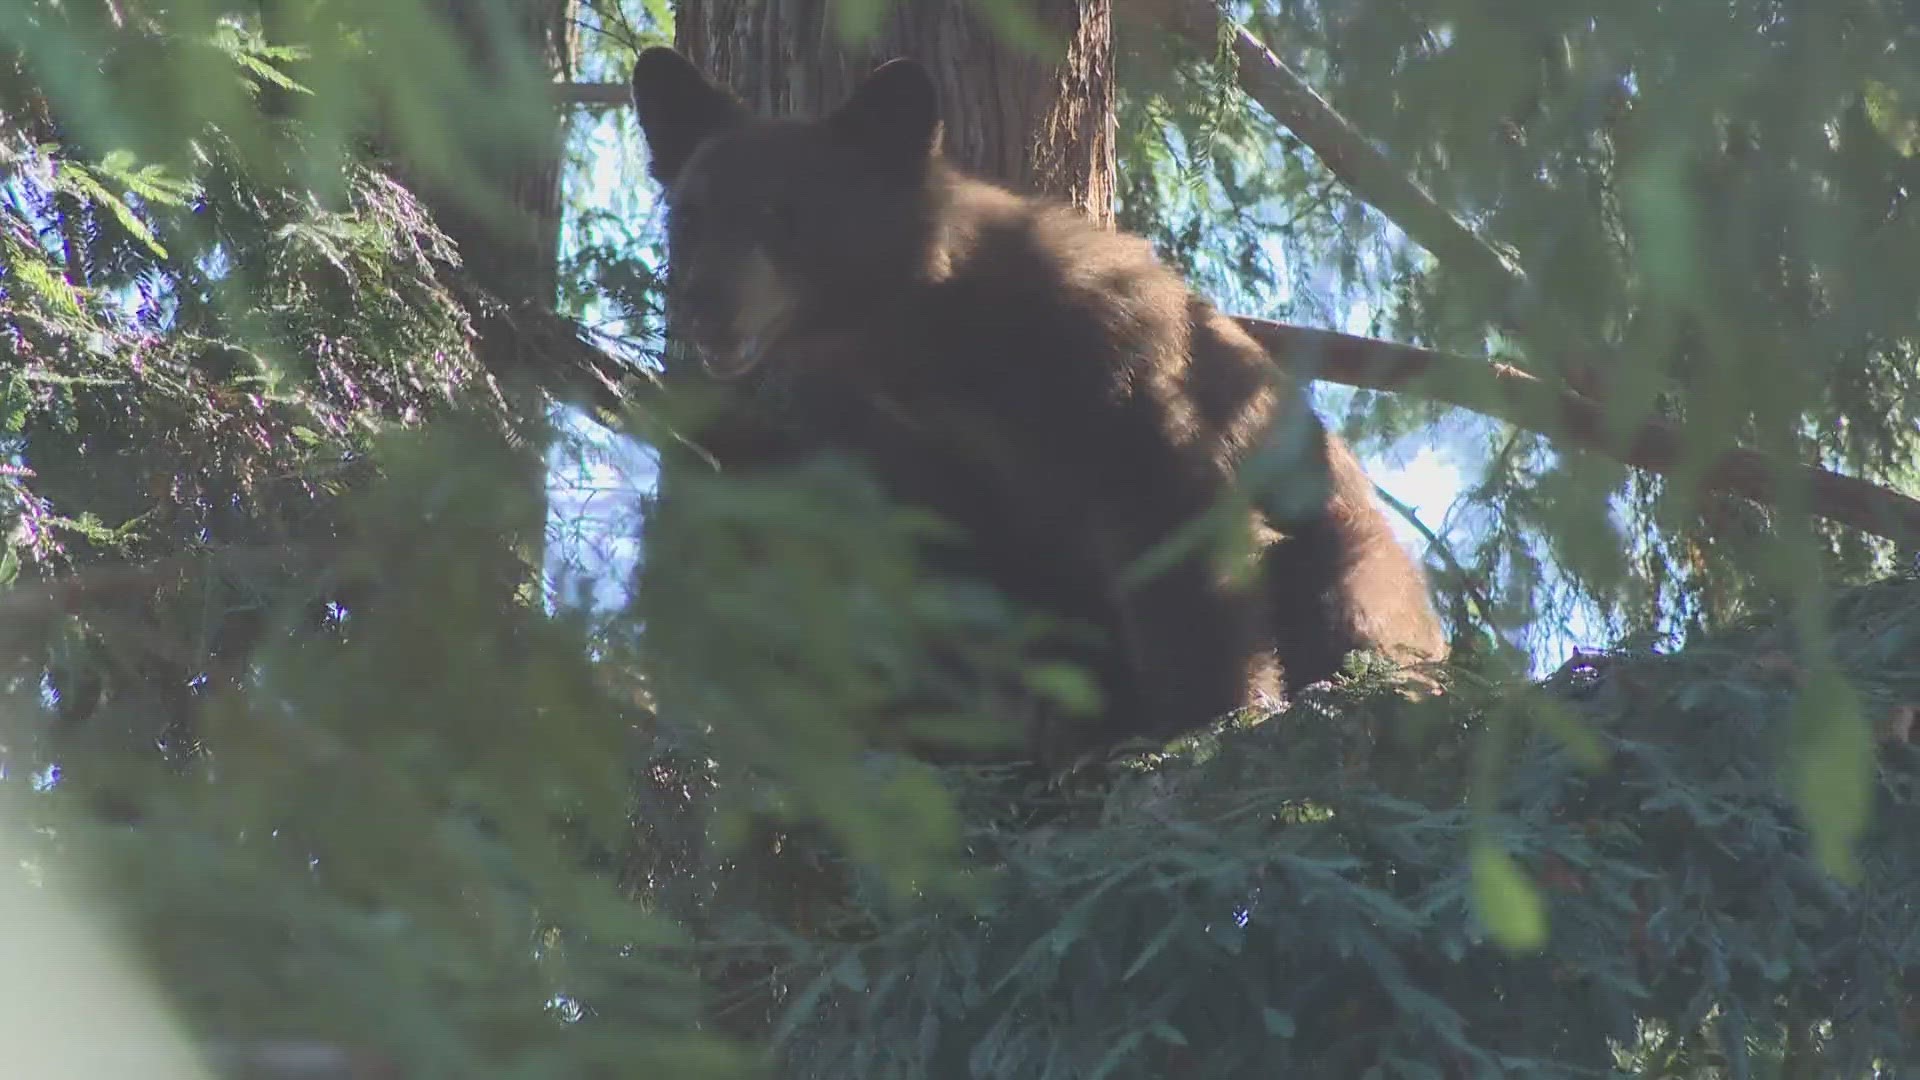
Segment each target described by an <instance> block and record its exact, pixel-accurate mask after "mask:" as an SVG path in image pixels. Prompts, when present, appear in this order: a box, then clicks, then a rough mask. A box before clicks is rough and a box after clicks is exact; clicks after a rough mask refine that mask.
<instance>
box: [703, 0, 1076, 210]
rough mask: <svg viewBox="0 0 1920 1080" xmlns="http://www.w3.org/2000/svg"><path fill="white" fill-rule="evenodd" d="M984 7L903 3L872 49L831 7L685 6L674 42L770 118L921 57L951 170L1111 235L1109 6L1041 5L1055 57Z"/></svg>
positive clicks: (818, 104)
mask: <svg viewBox="0 0 1920 1080" xmlns="http://www.w3.org/2000/svg"><path fill="white" fill-rule="evenodd" d="M979 6H980V5H979V3H978V0H912V2H908V3H898V4H895V5H894V6H893V12H892V14H891V15H890V16H889V18H888V20H887V22H886V24H885V25H884V26H883V27H882V28H881V31H880V34H879V35H878V36H877V37H876V38H875V39H874V40H872V41H869V42H866V43H864V44H858V45H844V44H841V43H840V42H839V40H838V37H837V34H836V32H835V30H834V26H833V22H832V13H831V11H830V10H829V8H828V4H827V3H826V0H682V3H681V4H680V5H679V6H678V8H677V11H676V14H675V30H674V33H675V45H676V46H677V47H678V48H679V49H680V51H681V52H682V53H684V54H685V55H686V56H687V58H688V59H690V60H692V61H693V62H694V63H695V64H696V65H698V66H699V67H700V68H701V70H703V71H705V72H707V73H708V75H709V76H710V77H711V78H713V79H714V80H715V81H716V82H718V83H720V84H722V85H724V86H728V87H731V88H732V89H733V91H734V92H735V93H737V94H739V95H740V97H741V99H742V100H744V101H745V102H746V103H747V105H748V106H749V107H750V108H752V109H753V110H754V111H755V112H757V113H759V114H761V115H765V116H784V115H788V114H799V115H819V114H820V113H822V112H825V111H826V110H827V109H830V108H832V107H833V106H834V105H836V104H838V103H839V101H840V100H841V99H842V98H844V97H845V96H846V95H847V94H848V93H849V92H850V91H851V90H852V89H853V87H854V85H855V84H856V83H857V82H858V81H859V80H860V78H861V77H862V76H864V75H865V74H866V73H867V72H868V71H871V70H872V69H873V68H874V67H875V66H877V65H878V64H879V63H881V62H882V61H884V60H887V59H889V58H891V57H895V56H911V57H914V58H915V59H917V60H920V61H921V62H922V63H924V64H926V65H927V66H928V67H929V68H930V69H931V70H932V71H933V74H934V78H935V79H936V80H937V81H938V82H939V85H940V96H941V106H942V112H943V119H944V120H945V124H946V149H947V153H948V154H949V155H950V156H951V157H952V158H953V160H954V161H956V162H957V163H959V164H960V165H962V166H964V167H965V168H967V169H968V170H970V171H972V172H974V173H975V174H977V175H979V176H981V177H983V178H985V179H989V180H997V181H999V182H1001V183H1004V184H1007V185H1010V186H1012V187H1013V188H1015V189H1016V190H1019V191H1024V192H1027V193H1029V194H1033V195H1040V196H1044V197H1047V198H1051V199H1056V200H1059V201H1062V202H1067V203H1071V204H1072V205H1074V206H1077V207H1079V208H1080V209H1081V210H1083V211H1085V212H1086V213H1088V214H1090V215H1091V216H1092V217H1093V218H1094V220H1096V221H1099V222H1100V223H1102V224H1104V225H1109V226H1110V225H1111V224H1112V223H1113V188H1114V111H1113V78H1112V74H1113V48H1112V30H1113V16H1112V6H1111V2H1110V0H1035V2H1034V3H1033V4H1032V7H1033V8H1034V9H1035V12H1034V13H1035V16H1036V19H1037V21H1038V22H1039V24H1040V25H1041V26H1043V27H1044V28H1045V29H1046V30H1047V32H1049V33H1050V34H1052V35H1055V36H1057V37H1058V38H1059V39H1061V40H1063V41H1064V42H1065V43H1066V49H1065V51H1064V52H1060V51H1058V50H1052V51H1050V52H1049V53H1048V54H1046V55H1041V54H1037V53H1034V52H1031V51H1028V50H1025V49H1023V48H1022V47H1021V46H1019V45H1017V44H1014V43H1011V42H1007V41H1003V40H1000V38H999V35H996V34H995V32H994V31H993V30H992V29H991V28H990V27H988V26H987V25H986V23H985V22H984V21H983V20H982V19H981V18H980V16H978V15H977V14H975V12H976V11H977V10H978V8H979Z"/></svg>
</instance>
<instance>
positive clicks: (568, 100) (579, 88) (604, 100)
mask: <svg viewBox="0 0 1920 1080" xmlns="http://www.w3.org/2000/svg"><path fill="white" fill-rule="evenodd" d="M557 89H558V90H559V98H560V104H561V105H563V106H566V107H567V108H571V109H595V110H599V109H624V108H626V107H627V106H629V105H631V104H633V91H632V89H630V88H629V87H628V86H627V84H626V83H617V82H598V83H583V82H570V83H561V84H560V85H559V87H558V88H557Z"/></svg>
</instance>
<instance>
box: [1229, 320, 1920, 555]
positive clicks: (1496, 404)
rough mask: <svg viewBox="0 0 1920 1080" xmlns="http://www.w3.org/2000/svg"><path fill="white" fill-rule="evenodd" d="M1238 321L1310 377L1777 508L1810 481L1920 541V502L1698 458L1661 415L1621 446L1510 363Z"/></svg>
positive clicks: (1822, 511)
mask: <svg viewBox="0 0 1920 1080" xmlns="http://www.w3.org/2000/svg"><path fill="white" fill-rule="evenodd" d="M1235 320H1236V321H1237V322H1239V324H1240V325H1241V327H1242V328H1243V329H1245V330H1246V331H1247V333H1249V334H1251V335H1252V336H1253V339H1254V340H1255V341H1258V342H1259V343H1260V345H1261V347H1263V348H1265V349H1266V350H1267V352H1268V353H1269V354H1270V355H1272V356H1274V357H1276V358H1284V363H1285V365H1286V366H1287V367H1288V368H1290V369H1294V370H1298V371H1300V372H1302V374H1303V375H1308V376H1311V377H1313V378H1318V379H1325V380H1329V381H1332V382H1337V383H1342V384H1345V385H1347V386H1357V387H1362V388H1365V389H1369V390H1386V391H1396V392H1407V391H1411V392H1413V393H1415V394H1417V395H1419V396H1421V397H1425V398H1428V399H1430V400H1434V401H1444V402H1446V403H1447V404H1449V405H1456V406H1459V407H1461V408H1464V409H1470V410H1472V411H1474V412H1477V413H1481V414H1483V415H1486V416H1492V417H1495V418H1497V419H1500V420H1503V421H1506V422H1507V423H1510V424H1513V425H1515V426H1517V427H1522V428H1526V429H1527V430H1529V431H1536V432H1539V433H1541V434H1543V435H1546V436H1547V437H1548V438H1551V439H1555V440H1556V441H1561V442H1564V444H1565V445H1568V446H1575V447H1579V448H1581V449H1585V450H1592V451H1597V452H1599V453H1602V454H1606V455H1607V456H1609V457H1612V458H1614V459H1615V460H1617V461H1621V462H1624V463H1625V464H1627V465H1631V466H1633V467H1634V468H1637V469H1644V470H1646V471H1647V472H1651V473H1657V474H1659V475H1662V476H1667V477H1673V476H1676V475H1685V474H1687V473H1689V472H1697V473H1698V478H1699V479H1698V482H1699V484H1700V486H1701V488H1702V489H1703V490H1705V491H1711V492H1715V493H1719V494H1724V495H1737V496H1739V497H1741V498H1744V499H1749V500H1752V501H1753V502H1756V503H1759V504H1761V505H1762V506H1772V507H1777V506H1779V505H1780V503H1781V495H1782V491H1783V486H1784V485H1786V484H1798V485H1802V486H1803V488H1804V490H1805V492H1806V496H1807V505H1808V507H1809V509H1811V510H1812V511H1813V512H1814V513H1816V514H1819V515H1820V516H1821V517H1824V518H1828V519H1830V520H1833V521H1838V522H1840V523H1842V524H1845V525H1848V526H1851V527H1852V528H1855V529H1859V530H1861V531H1862V532H1866V533H1870V534H1872V535H1874V536H1882V537H1886V538H1887V539H1889V540H1893V541H1895V542H1896V543H1901V544H1908V545H1911V544H1920V499H1914V498H1912V497H1910V496H1907V495H1904V494H1902V493H1900V492H1898V491H1894V490H1892V489H1890V488H1885V487H1881V486H1880V485H1878V484H1874V483H1871V482H1869V481H1866V480H1862V479H1860V478H1858V477H1853V476H1846V475H1843V474H1841V473H1836V472H1834V471H1832V470H1830V469H1823V468H1820V467H1818V466H1813V465H1805V464H1802V463H1799V462H1795V461H1788V460H1784V459H1781V458H1778V457H1777V456H1774V455H1769V454H1765V453H1762V452H1760V451H1757V450H1752V449H1747V448H1745V447H1738V446H1733V447H1727V448H1725V449H1723V450H1721V451H1720V452H1719V453H1718V454H1717V455H1713V456H1712V457H1711V458H1710V459H1708V460H1705V461H1699V462H1696V461H1692V460H1690V459H1689V458H1690V455H1689V453H1688V450H1689V447H1688V443H1687V439H1686V438H1685V436H1683V435H1682V434H1681V433H1680V431H1679V429H1678V428H1676V427H1675V426H1674V425H1672V424H1668V423H1665V422H1663V421H1660V420H1648V421H1646V422H1644V423H1642V424H1641V425H1640V426H1639V428H1638V430H1636V431H1635V432H1634V434H1633V437H1632V438H1631V439H1628V440H1626V441H1625V442H1624V444H1622V442H1621V440H1619V439H1617V438H1614V437H1612V436H1610V435H1609V434H1608V430H1607V429H1608V422H1607V416H1606V409H1605V406H1604V405H1603V404H1602V403H1601V402H1599V401H1596V400H1594V399H1593V398H1590V397H1588V396H1586V395H1584V394H1580V393H1578V392H1576V391H1573V390H1569V389H1558V388H1555V387H1554V386H1552V385H1550V384H1548V383H1547V382H1545V381H1543V380H1541V379H1539V378H1537V377H1535V376H1533V375H1530V374H1528V373H1527V372H1524V371H1521V370H1520V369H1519V368H1516V367H1513V366H1511V365H1508V364H1500V363H1487V362H1484V361H1479V360H1473V359H1470V358H1468V357H1464V356H1453V355H1449V354H1447V353H1442V352H1436V351H1434V350H1432V349H1422V348H1418V347H1416V346H1412V345H1401V344H1398V343H1396V342H1391V341H1380V340H1378V339H1375V338H1365V337H1357V336H1354V335H1352V334H1342V333H1337V332H1335V331H1331V330H1315V329H1310V328H1307V327H1303V326H1292V325H1289V324H1287V323H1281V322H1274V321H1272V320H1269V319H1254V318H1248V317H1245V316H1236V317H1235Z"/></svg>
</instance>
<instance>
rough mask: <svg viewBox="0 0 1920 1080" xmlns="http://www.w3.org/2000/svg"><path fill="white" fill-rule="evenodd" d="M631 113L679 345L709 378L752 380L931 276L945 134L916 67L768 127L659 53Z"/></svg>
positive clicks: (900, 63)
mask: <svg viewBox="0 0 1920 1080" xmlns="http://www.w3.org/2000/svg"><path fill="white" fill-rule="evenodd" d="M633 101H634V105H635V107H636V108H637V110H638V112H639V117H640V127H641V130H642V131H643V132H644V134H645V137H646V142H647V150H648V154H649V157H650V161H649V171H650V172H651V173H652V175H653V177H654V179H655V180H658V181H659V182H660V184H661V186H662V188H663V190H664V194H665V202H666V212H667V247H668V252H669V258H670V263H671V265H670V267H669V269H668V273H667V279H668V287H669V288H670V289H671V290H672V292H673V298H674V320H675V322H674V333H675V335H676V336H678V337H680V338H681V339H682V341H683V342H684V343H686V344H689V345H691V346H693V348H694V350H695V351H696V352H697V353H698V354H699V356H700V359H701V361H702V362H703V363H704V364H705V366H706V368H707V370H708V371H710V372H711V373H713V374H714V375H717V376H720V377H722V378H738V377H741V376H744V375H746V374H748V373H749V372H751V371H753V370H754V369H755V367H757V366H758V365H759V364H760V362H761V361H762V360H763V359H764V358H765V357H766V355H767V353H768V351H769V350H770V349H771V348H773V347H774V346H775V344H776V343H778V342H779V341H780V340H781V339H782V338H784V337H790V336H792V335H796V334H800V333H803V332H806V331H830V330H833V329H836V328H838V327H839V326H841V325H843V323H844V322H845V321H846V320H848V319H849V318H850V313H857V312H860V311H863V310H870V309H871V308H872V307H873V306H875V305H880V304H883V303H884V301H885V298H886V296H887V295H889V293H890V292H892V291H895V290H899V289H901V288H902V287H910V286H911V285H912V283H914V282H915V281H918V280H921V279H923V278H924V277H925V275H926V274H927V273H928V271H929V266H930V264H931V262H932V252H933V250H934V248H935V245H936V241H937V238H936V236H935V229H936V226H935V220H936V218H935V215H934V213H933V205H934V201H935V199H936V198H937V188H938V185H937V184H936V183H935V179H934V178H935V173H936V169H937V167H938V165H937V161H938V158H939V144H940V118H939V103H938V95H937V92H936V91H935V88H934V84H933V79H932V77H931V76H930V75H929V74H928V72H927V70H926V69H925V68H923V67H922V66H920V65H919V64H918V63H916V62H914V61H912V60H906V59H899V60H893V61H889V62H888V63H886V64H883V65H881V66H880V67H879V68H877V69H875V70H874V71H873V72H872V73H871V74H869V75H868V76H867V78H866V79H865V80H864V81H863V82H862V83H861V84H860V86H859V87H858V88H856V89H855V90H854V92H853V93H852V94H851V95H850V96H849V97H848V98H847V100H846V101H845V102H843V103H842V104H841V105H840V106H839V107H838V108H837V109H835V110H833V111H832V112H831V113H829V114H828V115H827V116H825V117H822V118H818V119H807V120H794V119H787V120H767V119H761V118H757V117H754V116H752V115H750V114H749V112H748V111H747V109H746V107H745V106H744V105H743V104H741V102H740V101H739V100H738V99H737V98H735V97H733V96H732V95H731V94H729V93H727V92H726V91H725V90H722V89H721V88H719V87H717V86H715V85H714V84H713V83H712V82H710V81H708V80H707V78H706V77H705V76H704V75H702V74H701V73H700V72H699V71H698V70H697V69H696V68H694V66H693V65H692V64H691V63H689V62H688V61H687V59H686V58H685V57H683V56H681V55H680V54H679V53H677V52H675V51H674V50H672V49H668V48H650V49H647V50H646V51H645V52H642V53H641V54H640V58H639V60H638V61H637V62H636V63H635V64H634V67H633Z"/></svg>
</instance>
